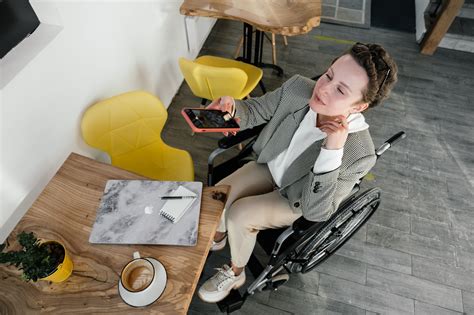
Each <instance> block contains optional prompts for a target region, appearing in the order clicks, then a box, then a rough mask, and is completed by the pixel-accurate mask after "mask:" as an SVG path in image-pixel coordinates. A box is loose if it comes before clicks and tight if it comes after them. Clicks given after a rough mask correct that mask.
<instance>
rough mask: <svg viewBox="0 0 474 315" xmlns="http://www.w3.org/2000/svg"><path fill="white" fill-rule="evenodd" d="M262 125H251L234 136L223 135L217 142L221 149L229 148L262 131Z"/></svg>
mask: <svg viewBox="0 0 474 315" xmlns="http://www.w3.org/2000/svg"><path fill="white" fill-rule="evenodd" d="M263 127H265V124H264V125H259V126H256V127H253V128H252V129H246V130H243V131H239V132H238V133H237V134H236V135H235V136H229V137H224V138H222V139H220V140H219V141H218V142H217V144H218V146H219V148H221V149H229V148H231V147H233V146H234V145H236V144H239V143H241V142H243V141H245V140H247V139H250V138H252V137H254V136H256V135H258V134H259V133H260V131H262V129H263Z"/></svg>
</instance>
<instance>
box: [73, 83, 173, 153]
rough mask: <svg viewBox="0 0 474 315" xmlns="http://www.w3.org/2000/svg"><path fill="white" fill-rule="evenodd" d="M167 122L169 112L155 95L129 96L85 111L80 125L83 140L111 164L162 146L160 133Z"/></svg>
mask: <svg viewBox="0 0 474 315" xmlns="http://www.w3.org/2000/svg"><path fill="white" fill-rule="evenodd" d="M167 118H168V112H167V111H166V109H165V107H164V106H163V104H162V103H161V101H160V100H159V99H158V98H156V97H155V96H154V95H152V94H150V93H147V92H144V91H134V92H128V93H124V94H121V95H117V96H114V97H111V98H109V99H106V100H103V101H101V102H98V103H96V104H95V105H93V106H91V107H90V108H88V109H87V111H86V113H85V114H84V117H83V119H82V123H81V128H82V136H83V138H84V140H85V141H86V142H87V144H89V145H90V146H92V147H95V148H97V149H101V150H103V151H106V152H107V153H108V154H109V155H110V157H111V158H112V160H113V159H114V158H115V157H117V156H120V155H123V154H126V153H128V152H131V151H135V150H137V149H138V148H140V147H144V146H147V145H150V144H152V143H154V142H161V143H162V142H163V140H162V139H161V130H162V129H163V126H164V125H165V122H166V119H167Z"/></svg>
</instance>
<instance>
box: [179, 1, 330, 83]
mask: <svg viewBox="0 0 474 315" xmlns="http://www.w3.org/2000/svg"><path fill="white" fill-rule="evenodd" d="M179 11H180V13H181V14H183V15H190V16H206V17H214V18H218V19H229V20H236V21H241V22H244V31H243V37H244V43H243V45H244V49H243V55H242V57H241V58H239V60H242V61H244V62H247V63H251V64H253V65H255V66H257V67H261V68H272V69H274V70H276V71H277V72H278V74H279V75H283V69H282V68H280V67H279V66H277V65H274V64H268V63H263V62H262V51H263V37H264V34H263V32H270V33H272V34H280V35H285V36H293V35H300V34H305V33H308V32H309V31H311V29H312V28H313V27H316V26H318V25H319V23H320V22H321V0H295V1H288V0H238V1H236V0H184V2H183V4H182V5H181V7H180V10H179ZM253 27H255V28H256V31H255V46H254V61H253V62H251V59H252V46H253V40H252V35H253ZM261 86H262V84H261ZM262 89H263V90H265V88H264V87H263V86H262Z"/></svg>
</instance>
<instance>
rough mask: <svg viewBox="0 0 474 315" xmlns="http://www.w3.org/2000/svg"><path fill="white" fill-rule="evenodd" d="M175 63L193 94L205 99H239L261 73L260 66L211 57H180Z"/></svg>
mask: <svg viewBox="0 0 474 315" xmlns="http://www.w3.org/2000/svg"><path fill="white" fill-rule="evenodd" d="M179 65H180V68H181V71H182V72H183V75H184V78H185V80H186V82H187V83H188V85H189V87H190V88H191V91H192V92H193V93H194V95H196V96H198V97H201V98H204V99H208V100H214V99H216V98H219V97H221V96H226V95H227V96H232V97H234V98H235V99H243V98H245V97H246V96H247V95H249V94H250V92H251V91H252V90H253V89H254V88H255V87H256V86H257V84H258V82H259V81H260V79H261V78H262V75H263V71H262V69H260V68H258V67H255V66H253V65H251V64H248V63H245V62H240V61H236V60H232V59H227V58H221V57H214V56H201V57H199V58H197V59H196V60H195V61H190V60H187V59H185V58H180V60H179Z"/></svg>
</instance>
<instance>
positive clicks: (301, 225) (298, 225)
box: [292, 216, 322, 236]
mask: <svg viewBox="0 0 474 315" xmlns="http://www.w3.org/2000/svg"><path fill="white" fill-rule="evenodd" d="M319 223H322V222H316V221H309V220H307V219H305V218H304V217H303V216H301V217H300V218H299V219H297V220H296V221H295V222H293V226H292V227H293V232H294V234H296V235H297V236H299V235H302V234H304V233H305V232H306V231H307V230H309V229H310V228H311V227H312V226H314V225H315V224H319Z"/></svg>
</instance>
